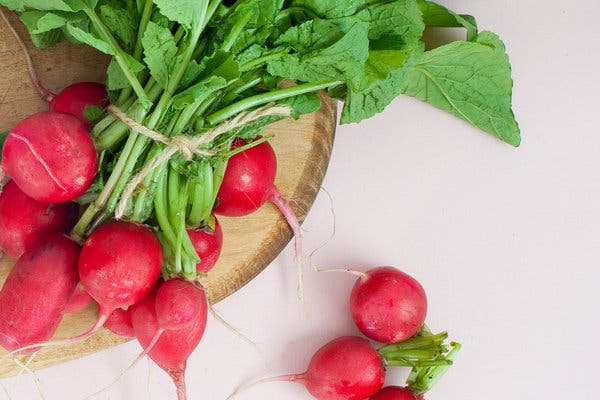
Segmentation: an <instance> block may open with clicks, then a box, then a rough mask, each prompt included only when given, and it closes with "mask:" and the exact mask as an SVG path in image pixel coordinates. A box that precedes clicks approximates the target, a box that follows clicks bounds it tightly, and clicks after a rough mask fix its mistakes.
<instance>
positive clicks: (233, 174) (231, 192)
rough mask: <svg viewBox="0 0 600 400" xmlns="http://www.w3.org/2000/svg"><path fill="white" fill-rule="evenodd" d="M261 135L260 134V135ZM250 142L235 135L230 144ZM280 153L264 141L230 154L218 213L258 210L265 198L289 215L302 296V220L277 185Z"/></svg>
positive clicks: (244, 213) (238, 213)
mask: <svg viewBox="0 0 600 400" xmlns="http://www.w3.org/2000/svg"><path fill="white" fill-rule="evenodd" d="M259 139H260V138H259ZM245 145H247V142H246V141H244V140H243V139H239V138H236V139H235V140H234V141H233V144H232V146H231V148H232V149H238V148H241V147H243V146H245ZM276 174H277V156H276V155H275V152H274V151H273V148H272V147H271V145H270V144H269V143H267V142H262V143H260V144H257V145H255V146H252V147H250V148H248V149H245V150H243V151H241V152H239V153H237V154H235V155H234V156H232V157H231V158H229V161H228V164H227V169H226V170H225V175H224V177H223V182H222V183H221V187H220V188H219V192H218V194H217V202H216V205H215V207H214V212H215V214H219V215H225V216H229V217H240V216H244V215H248V214H251V213H253V212H254V211H256V210H258V209H259V208H260V207H261V206H262V205H263V204H264V203H265V202H266V201H270V202H271V203H273V204H274V205H275V206H276V207H277V208H278V209H279V211H280V212H281V214H282V215H283V216H284V218H285V219H286V221H287V223H288V225H289V226H290V228H291V229H292V232H293V233H294V237H295V253H296V264H297V268H298V284H299V295H300V297H301V298H302V296H303V294H302V270H301V265H300V264H301V262H300V260H301V258H302V236H301V233H300V223H299V222H298V219H297V218H296V215H295V214H294V210H292V207H291V206H290V204H289V203H288V202H287V201H286V200H285V199H284V198H283V197H282V196H281V193H280V192H279V190H278V189H277V187H276V186H275V175H276Z"/></svg>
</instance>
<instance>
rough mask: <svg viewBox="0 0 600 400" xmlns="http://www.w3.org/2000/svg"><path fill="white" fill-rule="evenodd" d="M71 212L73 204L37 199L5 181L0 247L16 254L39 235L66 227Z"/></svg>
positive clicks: (0, 197) (0, 211)
mask: <svg viewBox="0 0 600 400" xmlns="http://www.w3.org/2000/svg"><path fill="white" fill-rule="evenodd" d="M75 214H76V205H75V204H73V203H64V204H46V203H41V202H39V201H36V200H34V199H32V198H30V197H29V196H27V195H26V194H25V193H23V191H22V190H21V189H19V187H18V186H17V185H16V184H15V183H14V182H13V181H9V182H8V183H7V184H6V185H5V186H4V189H3V191H2V193H1V194H0V250H2V251H4V252H5V253H6V254H7V255H8V256H9V257H12V258H19V257H20V256H21V255H22V254H23V252H24V251H25V249H26V248H28V247H29V246H31V245H33V244H34V243H36V242H37V241H38V240H40V237H42V236H43V235H45V234H47V233H50V232H63V231H67V230H69V229H70V228H71V225H72V224H73V222H74V217H75Z"/></svg>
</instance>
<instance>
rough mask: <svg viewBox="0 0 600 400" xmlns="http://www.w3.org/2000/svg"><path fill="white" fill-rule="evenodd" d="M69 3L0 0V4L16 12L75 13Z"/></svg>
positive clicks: (55, 0)
mask: <svg viewBox="0 0 600 400" xmlns="http://www.w3.org/2000/svg"><path fill="white" fill-rule="evenodd" d="M68 3H69V2H68V1H62V0H0V4H1V5H3V6H5V7H7V8H9V9H11V10H14V11H19V12H21V11H25V10H39V11H73V9H72V8H71V7H70V5H69V4H68Z"/></svg>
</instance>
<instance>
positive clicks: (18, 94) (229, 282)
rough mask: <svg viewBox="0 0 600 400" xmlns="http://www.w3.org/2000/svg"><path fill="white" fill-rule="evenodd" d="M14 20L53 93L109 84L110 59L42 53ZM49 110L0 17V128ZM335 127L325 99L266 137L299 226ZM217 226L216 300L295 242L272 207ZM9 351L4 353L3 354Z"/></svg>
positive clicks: (41, 361) (59, 358)
mask: <svg viewBox="0 0 600 400" xmlns="http://www.w3.org/2000/svg"><path fill="white" fill-rule="evenodd" d="M10 18H11V20H12V21H13V24H14V25H15V26H16V27H17V30H18V31H19V32H20V33H21V35H22V37H23V38H24V39H26V44H27V46H28V47H29V49H30V50H31V54H32V58H33V60H34V64H35V67H36V69H37V71H38V75H39V76H40V79H41V81H42V82H43V83H44V84H45V85H46V86H47V87H48V88H49V89H50V90H52V91H58V90H59V89H60V88H62V87H64V86H65V85H67V84H69V83H72V82H78V81H99V82H102V81H104V79H105V70H106V66H107V59H106V57H104V56H102V55H100V54H98V53H97V52H96V51H94V50H92V49H89V48H84V47H78V46H74V45H71V44H67V43H62V44H59V45H58V46H56V47H54V48H51V49H48V50H44V51H39V50H37V49H34V48H33V46H32V45H31V43H30V41H29V40H28V39H27V35H26V33H25V32H24V28H23V27H22V26H21V24H20V23H19V22H18V19H17V18H16V17H15V16H14V15H11V16H10ZM46 108H47V105H46V104H45V103H44V102H43V101H42V100H40V98H39V96H38V94H37V92H36V91H35V90H34V88H33V87H32V86H31V84H30V82H29V76H28V73H27V70H26V68H25V60H24V57H23V54H22V53H21V50H20V48H19V47H18V44H17V42H16V41H15V40H14V38H13V37H12V35H11V34H10V32H9V30H8V29H7V28H6V26H5V25H4V23H3V21H1V20H0V131H6V130H9V129H10V128H11V127H12V126H13V125H14V124H15V123H17V122H18V121H19V120H21V119H22V118H24V117H26V116H28V115H30V114H32V113H35V112H37V111H40V110H44V109H46ZM335 124H336V106H335V103H334V102H333V101H331V100H330V99H327V98H323V107H322V108H321V110H319V111H318V112H316V113H314V114H312V115H308V116H305V117H303V118H301V119H300V120H298V121H281V122H278V123H276V124H273V125H271V126H270V127H269V128H268V132H269V133H271V134H274V138H273V140H272V142H271V143H272V145H273V147H274V149H275V152H276V153H277V157H278V160H279V165H278V173H277V179H276V184H277V186H278V187H279V189H280V191H281V193H282V194H283V196H284V197H285V198H287V199H288V200H289V201H290V203H291V204H292V206H293V208H294V210H295V211H296V213H297V215H298V218H299V219H300V220H301V221H302V220H303V219H304V217H305V216H306V214H307V213H308V211H309V209H310V207H311V205H312V203H313V202H314V199H315V197H316V195H317V193H318V191H319V188H320V187H321V183H322V180H323V177H324V175H325V172H326V170H327V166H328V163H329V157H330V154H331V148H332V145H333V138H334V132H335ZM220 221H221V223H222V226H223V231H224V248H223V254H222V257H221V259H220V261H219V262H218V264H217V265H216V266H215V268H214V269H213V270H212V271H211V273H210V274H209V275H208V277H207V278H206V279H204V280H203V284H204V285H205V288H206V290H207V293H208V296H209V299H210V301H211V302H213V303H215V302H217V301H219V300H221V299H223V298H225V297H227V296H229V295H231V294H232V293H234V292H235V291H237V290H238V289H239V288H241V287H242V286H243V285H245V284H246V283H247V282H249V281H250V280H251V279H252V278H254V277H255V276H256V275H257V274H259V273H260V272H261V271H262V270H263V269H264V268H265V267H266V266H267V265H268V264H269V263H270V262H271V261H272V260H273V259H274V258H275V257H276V256H277V255H278V254H279V253H280V252H281V251H282V250H283V248H284V247H285V246H286V244H287V243H288V242H289V240H290V239H291V237H292V234H291V231H290V229H289V228H288V226H287V224H286V222H285V220H284V219H283V218H282V217H281V216H280V214H279V213H278V211H277V210H276V208H275V207H274V206H272V205H271V204H266V205H265V206H264V207H262V208H261V209H260V210H258V211H257V212H255V213H254V214H252V215H250V216H247V217H244V218H225V217H223V218H220ZM13 263H14V261H13V260H9V259H6V258H4V259H0V282H1V283H3V281H4V279H5V277H6V275H7V274H8V272H9V270H10V267H11V266H12V265H13ZM289 268H290V274H295V271H294V265H290V266H289ZM48 284H51V283H50V282H49V283H48ZM95 318H96V309H95V306H91V307H89V308H87V309H86V310H84V311H82V312H80V313H77V314H70V315H66V316H65V318H64V320H63V323H62V324H61V326H60V328H59V330H58V332H57V334H56V336H55V337H56V338H66V337H71V336H74V335H75V334H79V333H82V332H84V331H86V330H87V329H88V328H89V327H90V326H92V324H93V321H94V320H95ZM123 342H124V340H123V339H122V338H119V337H117V336H115V335H113V334H112V333H110V332H109V331H108V330H106V329H102V330H101V331H100V332H99V333H98V334H96V335H94V336H93V337H91V338H89V339H88V340H85V341H83V342H81V343H77V344H74V345H70V346H63V347H50V348H46V349H44V350H42V351H40V352H39V353H38V354H37V355H36V357H35V359H34V360H33V362H32V363H31V365H30V367H31V368H32V369H33V370H36V369H40V368H43V367H47V366H51V365H55V364H58V363H61V362H64V361H68V360H72V359H75V358H78V357H82V356H85V355H88V354H92V353H94V352H97V351H100V350H102V349H105V348H107V347H111V346H114V345H117V344H120V343H123ZM4 354H5V352H4V351H3V350H0V357H2V355H4ZM22 359H26V357H24V358H22ZM19 371H20V368H19V367H17V366H16V364H15V363H14V361H13V360H11V359H9V358H5V359H3V360H1V361H0V376H9V375H14V374H16V373H18V372H19Z"/></svg>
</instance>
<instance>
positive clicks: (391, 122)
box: [0, 0, 600, 400]
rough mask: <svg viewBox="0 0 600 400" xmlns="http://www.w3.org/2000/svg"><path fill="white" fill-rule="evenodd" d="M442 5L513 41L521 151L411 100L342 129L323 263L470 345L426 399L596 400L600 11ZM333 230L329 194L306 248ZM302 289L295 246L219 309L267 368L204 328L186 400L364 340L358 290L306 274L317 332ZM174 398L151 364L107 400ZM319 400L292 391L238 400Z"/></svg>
mask: <svg viewBox="0 0 600 400" xmlns="http://www.w3.org/2000/svg"><path fill="white" fill-rule="evenodd" d="M444 3H445V4H448V5H450V4H451V5H452V7H453V8H454V9H456V10H458V11H461V12H468V13H471V14H473V15H476V16H477V17H478V21H479V24H480V27H481V28H482V29H490V30H493V31H495V32H497V33H499V34H500V35H501V37H502V38H503V39H504V40H505V42H506V45H507V48H508V51H509V55H510V57H511V60H512V64H513V69H514V79H515V82H516V85H515V91H514V109H515V113H516V114H517V117H518V119H519V122H520V125H521V128H522V132H523V145H522V146H521V147H520V148H519V149H514V148H512V147H510V146H508V145H505V144H503V143H501V142H499V141H498V140H496V139H494V138H492V137H491V136H488V135H485V134H482V133H480V132H478V131H477V130H476V129H474V128H472V127H470V126H468V125H467V124H465V123H463V122H461V121H459V120H457V119H455V118H454V117H452V116H449V115H446V114H445V113H443V112H439V111H437V110H435V109H433V108H431V107H429V106H428V105H425V104H422V103H420V102H418V101H415V100H412V99H409V98H401V99H398V100H396V101H395V102H394V103H393V104H392V105H391V106H390V107H389V109H388V110H387V111H386V112H385V113H384V114H382V115H379V116H377V117H375V118H373V119H371V120H369V121H365V122H363V123H361V124H360V125H358V126H357V125H353V126H343V127H340V128H339V130H338V134H337V138H336V143H335V148H334V153H333V158H332V161H331V165H330V168H329V171H328V173H327V177H326V179H325V183H324V187H325V188H326V189H327V190H328V191H329V192H330V193H331V196H332V197H333V202H334V209H335V214H336V233H335V236H334V237H333V239H332V240H330V241H329V242H328V244H327V245H326V246H325V247H324V248H323V249H322V250H321V251H320V252H318V253H317V254H316V255H315V257H314V260H315V262H316V263H318V264H319V265H323V266H340V265H351V266H355V267H356V268H361V269H367V268H369V267H374V266H378V265H394V266H397V267H400V268H402V269H403V270H404V271H406V272H408V273H410V274H412V275H413V276H414V277H416V278H417V279H418V280H420V282H421V283H422V284H423V286H424V287H425V289H426V291H427V293H428V296H429V308H430V310H429V314H428V318H427V320H428V323H429V325H430V326H431V327H432V328H433V329H435V330H443V329H447V330H449V331H450V333H451V335H452V337H453V338H455V339H456V340H458V341H460V342H461V343H462V344H463V345H464V349H463V350H462V352H461V353H460V355H459V356H458V357H457V359H456V365H455V366H454V367H453V368H452V369H451V371H450V372H449V373H448V374H447V375H446V377H445V378H444V379H443V380H442V381H441V382H440V383H439V384H438V386H436V387H435V388H434V390H432V391H431V392H430V393H429V395H428V396H427V398H428V399H429V400H482V399H485V400H504V399H508V398H510V399H545V400H553V399H578V400H585V399H596V398H598V397H597V394H596V395H593V393H595V392H596V390H594V386H595V382H596V381H597V375H598V373H600V364H599V363H598V355H600V350H598V345H597V332H598V330H599V329H600V322H599V317H598V314H599V313H598V310H597V308H598V305H600V296H599V294H598V293H599V292H600V265H599V262H600V157H599V156H600V129H599V127H598V116H600V107H599V106H600V99H599V93H600V79H599V77H598V72H597V71H598V70H599V69H598V68H599V64H600V56H599V50H600V28H599V27H598V22H597V21H598V17H597V16H598V15H599V14H600V3H598V2H597V1H594V0H584V1H579V2H565V1H557V0H555V1H546V2H538V1H534V0H521V1H518V0H509V1H507V0H504V1H491V0H480V1H467V0H461V1H458V0H457V1H449V0H448V1H444ZM332 224H333V222H332V216H331V211H330V201H329V199H328V197H327V196H326V195H325V194H324V193H321V195H319V197H318V199H317V202H316V203H315V205H314V207H313V209H312V210H311V212H310V215H309V217H308V219H307V221H306V223H305V224H304V236H305V243H306V249H312V248H315V247H317V246H318V245H319V244H321V243H322V242H324V241H325V240H327V238H328V237H329V235H330V232H331V229H332ZM295 279H296V278H295V273H294V267H293V259H292V249H291V248H290V247H288V248H287V249H286V250H285V251H284V252H283V253H282V254H281V256H280V257H279V258H278V259H277V260H276V261H275V262H274V263H273V264H272V265H271V266H270V267H269V268H268V269H267V270H266V271H265V272H264V273H262V274H261V275H260V276H259V277H257V278H256V279H255V280H253V281H252V282H251V283H250V284H249V285H247V286H246V287H245V288H244V289H242V290H241V291H239V292H238V293H237V294H235V295H234V296H232V297H230V298H228V299H227V300H225V301H223V302H222V303H220V304H218V305H217V307H216V308H217V309H218V310H219V311H220V312H221V313H222V314H223V315H224V316H225V317H226V318H227V320H229V321H230V322H232V323H233V324H234V325H236V326H237V327H238V328H239V329H241V330H242V331H243V332H244V333H245V334H247V335H248V336H249V337H251V338H254V340H256V342H257V343H258V344H259V345H260V347H261V348H262V350H263V352H264V359H263V358H261V357H260V356H259V355H258V354H257V353H256V352H255V350H254V349H253V348H252V347H250V346H249V345H247V344H246V343H244V342H242V341H240V340H238V339H237V338H236V337H235V336H234V335H232V334H231V333H230V332H229V331H227V330H226V329H224V328H223V327H222V326H221V325H219V324H217V323H216V322H215V321H214V320H210V321H209V326H208V329H207V332H206V335H205V337H204V339H203V341H202V343H201V345H200V347H199V349H198V350H197V351H196V352H195V353H194V354H193V355H192V357H191V358H190V360H189V369H188V373H187V379H188V386H189V387H188V392H189V398H190V399H207V400H221V399H225V397H226V396H227V394H228V393H229V392H230V391H231V389H232V388H234V387H236V386H237V385H239V384H241V383H244V382H247V381H249V380H253V379H255V378H260V377H265V376H270V375H274V374H281V373H286V372H299V371H302V370H303V369H304V367H305V366H306V365H307V362H308V360H309V358H310V356H311V354H312V353H313V351H314V350H316V349H317V348H318V347H320V346H321V345H322V344H324V343H326V342H327V341H329V340H330V339H333V338H334V337H336V336H339V335H347V334H356V333H357V330H356V328H355V327H354V325H353V323H352V321H351V319H350V316H349V313H348V308H347V300H348V295H349V291H350V289H351V287H352V285H353V281H354V280H353V279H352V277H350V276H346V275H343V274H318V273H315V272H312V271H309V270H307V273H306V280H305V284H306V298H307V309H308V313H309V317H308V318H306V317H305V316H304V312H303V310H302V307H301V306H300V304H299V302H298V301H297V299H296V280H295ZM137 351H138V347H137V344H136V343H129V344H126V345H122V346H119V347H117V348H114V349H111V350H107V351H104V352H101V353H99V354H95V355H93V356H90V357H87V358H85V359H81V360H77V361H73V362H70V363H66V364H64V365H61V366H58V367H53V368H49V369H46V370H43V371H40V372H39V374H38V376H39V378H40V379H41V381H42V385H43V391H44V393H45V395H46V398H47V399H61V400H71V399H82V398H83V397H84V396H85V395H87V394H89V393H91V392H93V391H94V390H95V389H98V388H100V387H102V386H103V385H104V384H107V383H108V382H110V381H111V380H112V379H113V378H114V377H115V376H116V374H117V373H118V371H120V370H121V369H123V368H124V367H125V366H126V365H127V364H128V363H129V361H130V360H131V359H132V358H133V357H134V355H135V354H136V352H137ZM265 359H266V361H267V362H268V365H265V361H264V360H265ZM405 373H406V372H405V371H404V370H394V371H390V374H389V379H388V380H389V383H390V384H394V383H395V384H398V383H401V382H402V379H403V377H404V376H405ZM2 382H3V384H4V385H5V386H6V387H8V389H9V391H10V393H11V396H12V398H13V399H15V400H21V399H26V400H29V399H36V398H39V395H38V394H37V391H36V390H35V385H34V384H33V380H32V378H31V377H28V376H21V377H20V378H18V379H5V380H3V381H2ZM0 393H2V392H1V391H0ZM149 393H150V394H149ZM2 396H4V395H3V394H0V398H2ZM174 397H175V390H174V388H173V386H172V384H171V383H170V381H169V379H168V378H167V377H166V375H165V374H164V373H163V372H162V371H160V370H159V369H158V368H156V367H154V368H152V372H151V375H150V380H149V383H148V363H146V362H142V363H141V364H140V365H139V366H138V367H137V368H135V369H134V370H132V371H130V372H129V373H128V374H127V375H126V377H125V378H124V380H123V381H122V382H120V383H119V384H117V385H116V386H114V387H113V388H112V389H111V390H109V391H108V392H106V393H105V394H103V395H101V396H98V397H97V398H99V399H111V400H125V399H128V400H131V399H134V400H137V399H142V400H143V399H149V398H151V399H160V400H162V399H174ZM309 398H310V396H309V395H308V394H307V393H306V391H305V390H304V388H303V387H301V386H299V385H295V384H291V383H271V384H267V385H264V386H262V387H260V388H255V389H253V390H251V391H249V392H247V393H245V394H244V395H240V396H239V399H240V400H251V399H253V400H258V399H287V400H304V399H309Z"/></svg>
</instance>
